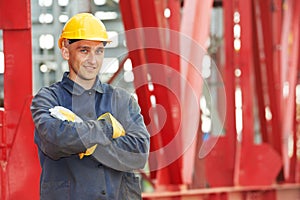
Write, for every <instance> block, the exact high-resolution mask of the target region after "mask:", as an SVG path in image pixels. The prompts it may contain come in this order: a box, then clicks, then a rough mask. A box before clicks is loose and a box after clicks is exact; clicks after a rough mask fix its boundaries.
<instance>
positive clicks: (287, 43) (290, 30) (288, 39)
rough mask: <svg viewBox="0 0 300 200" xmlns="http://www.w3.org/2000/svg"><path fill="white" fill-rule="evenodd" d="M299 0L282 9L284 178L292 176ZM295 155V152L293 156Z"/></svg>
mask: <svg viewBox="0 0 300 200" xmlns="http://www.w3.org/2000/svg"><path fill="white" fill-rule="evenodd" d="M299 5H300V4H299V1H294V0H289V1H287V4H286V6H285V9H284V17H283V30H282V39H281V47H282V48H281V66H282V73H283V75H282V78H283V81H284V82H285V84H286V83H288V85H289V94H288V96H286V97H285V98H284V99H283V103H284V105H286V106H285V108H284V109H282V116H283V119H284V120H285V122H284V123H283V125H282V138H283V140H282V157H283V161H284V177H285V179H286V180H288V179H290V178H292V177H291V173H293V174H294V171H290V168H291V167H293V166H291V163H290V161H291V160H290V159H291V158H290V156H289V153H288V152H289V144H288V142H289V139H290V138H293V135H294V134H293V133H294V124H295V115H294V114H295V105H296V102H295V99H296V84H297V79H298V62H299V61H298V60H299V58H298V55H299V53H298V52H299V42H298V41H299V40H300V37H299V29H300V15H299V9H300V7H299ZM295 156H297V155H296V154H294V155H293V157H295Z"/></svg>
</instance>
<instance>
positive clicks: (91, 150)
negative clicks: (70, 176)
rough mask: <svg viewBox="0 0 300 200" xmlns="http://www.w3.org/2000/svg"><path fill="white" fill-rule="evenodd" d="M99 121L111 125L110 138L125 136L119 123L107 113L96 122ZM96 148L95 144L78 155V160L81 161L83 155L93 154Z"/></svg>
mask: <svg viewBox="0 0 300 200" xmlns="http://www.w3.org/2000/svg"><path fill="white" fill-rule="evenodd" d="M101 119H105V120H106V121H108V122H109V123H110V124H111V125H112V128H113V135H112V138H114V139H115V138H118V137H121V136H124V135H125V130H124V128H123V126H122V125H121V124H120V122H119V121H118V120H117V119H116V118H114V116H112V114H110V113H108V112H107V113H104V114H102V115H101V116H100V117H98V120H101ZM96 147H97V144H96V145H94V146H92V147H90V148H89V149H87V150H86V152H85V153H80V154H79V158H80V159H82V158H83V156H85V155H91V154H93V153H94V151H95V149H96Z"/></svg>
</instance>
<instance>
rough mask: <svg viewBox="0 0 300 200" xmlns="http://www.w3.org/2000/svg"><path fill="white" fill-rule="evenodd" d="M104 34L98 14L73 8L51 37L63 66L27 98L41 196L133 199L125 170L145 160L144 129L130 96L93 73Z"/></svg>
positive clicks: (136, 189) (134, 180)
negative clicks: (56, 39) (65, 63)
mask: <svg viewBox="0 0 300 200" xmlns="http://www.w3.org/2000/svg"><path fill="white" fill-rule="evenodd" d="M107 42H110V41H109V39H108V36H107V32H106V29H105V27H104V25H103V23H102V22H101V21H100V20H99V19H97V18H96V17H94V16H93V15H92V14H89V13H80V14H77V15H75V16H73V17H72V18H71V19H70V20H69V21H68V22H67V23H66V25H65V27H64V29H63V31H62V33H61V36H60V39H59V42H58V45H59V47H60V49H61V54H62V57H63V58H64V59H65V60H67V61H68V65H69V72H65V73H64V76H63V78H62V80H61V81H60V82H57V83H54V84H53V85H51V86H49V87H44V88H42V89H41V90H40V91H39V92H38V93H37V94H36V95H35V97H34V98H33V101H32V105H31V112H32V117H33V121H34V124H35V135H34V140H35V143H36V144H37V147H38V153H39V159H40V164H41V167H42V174H41V180H40V199H41V200H46V199H49V200H60V199H61V200H66V199H70V200H77V199H78V200H79V199H80V200H82V199H88V200H94V199H95V200H96V199H109V200H111V199H122V200H123V199H130V200H134V199H141V189H140V185H139V179H138V177H136V176H135V175H134V173H133V171H134V170H136V169H140V168H143V167H144V165H145V163H146V161H147V158H148V154H149V134H148V132H147V129H146V127H145V124H144V121H143V117H142V115H141V114H140V108H139V106H138V104H137V102H136V101H135V99H134V98H133V97H131V96H130V94H129V93H127V92H126V91H125V90H123V89H120V88H113V87H112V86H110V85H108V84H104V83H101V82H100V80H99V78H98V73H99V71H100V68H101V65H102V61H103V57H104V46H105V44H106V43H107Z"/></svg>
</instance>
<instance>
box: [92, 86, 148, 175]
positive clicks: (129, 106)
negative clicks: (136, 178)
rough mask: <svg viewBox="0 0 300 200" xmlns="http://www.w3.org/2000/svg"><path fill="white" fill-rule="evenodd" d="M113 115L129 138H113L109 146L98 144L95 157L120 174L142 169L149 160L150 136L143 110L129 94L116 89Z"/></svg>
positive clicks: (112, 104) (113, 98)
mask: <svg viewBox="0 0 300 200" xmlns="http://www.w3.org/2000/svg"><path fill="white" fill-rule="evenodd" d="M111 106H112V114H113V115H114V117H115V118H116V119H117V120H118V121H119V122H120V123H121V124H122V126H123V127H124V129H125V132H126V134H125V136H121V137H118V138H115V139H111V142H110V143H109V144H108V145H101V144H100V145H98V146H97V148H96V150H95V152H94V153H93V156H94V157H95V158H96V159H97V160H98V161H99V162H100V163H102V164H104V165H106V166H108V167H111V168H113V169H116V170H119V171H131V170H135V169H141V168H143V167H144V165H145V164H146V162H147V160H148V155H149V147H150V138H149V137H150V136H149V133H148V131H147V129H146V126H145V124H144V120H143V116H142V115H141V113H140V111H141V110H140V107H139V105H138V103H137V102H136V100H135V99H134V98H133V97H132V96H130V95H129V94H128V93H126V91H123V90H120V89H119V90H115V91H114V93H113V96H112V102H111Z"/></svg>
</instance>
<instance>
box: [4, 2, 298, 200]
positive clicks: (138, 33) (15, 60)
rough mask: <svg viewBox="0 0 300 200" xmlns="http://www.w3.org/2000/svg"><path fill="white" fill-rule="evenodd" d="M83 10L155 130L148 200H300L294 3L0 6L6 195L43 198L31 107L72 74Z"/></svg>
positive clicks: (119, 82)
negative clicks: (72, 29)
mask: <svg viewBox="0 0 300 200" xmlns="http://www.w3.org/2000/svg"><path fill="white" fill-rule="evenodd" d="M80 12H90V13H93V14H94V15H95V16H97V17H99V18H100V19H101V20H102V21H103V23H104V24H105V26H106V28H107V30H108V31H109V37H110V38H111V39H112V41H113V42H112V43H110V44H109V45H108V46H107V47H106V50H105V60H104V66H103V68H102V70H101V73H100V78H101V80H102V81H103V82H108V83H111V84H113V85H115V86H117V87H123V88H125V89H126V90H128V91H130V92H131V93H132V94H133V95H134V96H135V97H136V98H137V99H138V102H139V104H140V106H141V108H142V114H143V116H144V119H145V122H146V124H147V128H148V130H149V132H150V134H151V150H150V157H149V161H148V163H147V166H146V167H145V169H143V170H140V171H137V172H136V174H137V175H138V176H140V177H141V180H142V181H141V184H142V187H143V192H144V193H143V198H144V199H201V200H204V199H205V200H259V199H261V200H282V199H284V200H300V184H299V182H300V166H299V164H300V129H299V127H300V126H299V125H300V124H299V123H300V86H299V83H300V79H299V69H300V68H299V67H300V62H299V57H300V55H299V54H300V53H299V52H300V51H299V46H300V39H299V35H300V16H299V15H300V1H298V0H80V1H75V0H10V1H7V0H0V100H1V101H0V164H1V169H0V181H1V182H0V183H1V187H0V199H3V200H7V199H30V200H33V199H38V190H39V188H38V187H39V186H38V181H39V180H38V178H39V172H40V169H39V163H38V160H37V157H36V156H37V154H36V147H35V145H34V144H33V124H32V121H31V115H30V112H29V105H30V100H31V98H32V95H34V94H35V93H36V92H37V91H38V90H39V89H40V88H41V87H42V86H46V85H50V84H52V83H54V82H56V81H58V80H60V79H61V77H62V74H63V72H64V71H66V70H68V66H67V63H66V62H65V61H64V60H62V58H61V56H60V51H59V48H58V46H57V40H58V38H59V35H60V32H61V30H62V28H63V26H64V24H65V22H66V21H67V20H68V19H69V18H70V17H71V16H72V15H74V14H76V13H80Z"/></svg>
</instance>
